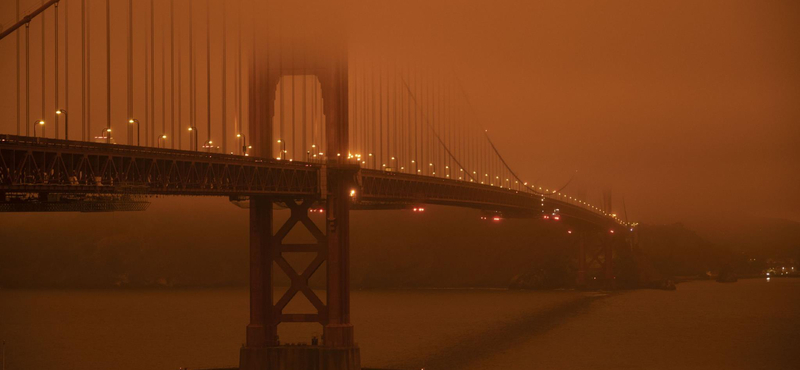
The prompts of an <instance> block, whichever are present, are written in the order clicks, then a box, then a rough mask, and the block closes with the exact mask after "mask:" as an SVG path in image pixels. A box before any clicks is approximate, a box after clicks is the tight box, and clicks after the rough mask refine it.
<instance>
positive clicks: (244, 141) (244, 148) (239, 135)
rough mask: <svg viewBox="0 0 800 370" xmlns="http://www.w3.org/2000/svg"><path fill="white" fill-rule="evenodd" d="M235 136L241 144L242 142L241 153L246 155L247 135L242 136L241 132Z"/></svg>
mask: <svg viewBox="0 0 800 370" xmlns="http://www.w3.org/2000/svg"><path fill="white" fill-rule="evenodd" d="M236 137H237V138H239V140H240V141H241V144H242V155H246V154H247V148H248V146H247V136H244V135H242V134H236Z"/></svg>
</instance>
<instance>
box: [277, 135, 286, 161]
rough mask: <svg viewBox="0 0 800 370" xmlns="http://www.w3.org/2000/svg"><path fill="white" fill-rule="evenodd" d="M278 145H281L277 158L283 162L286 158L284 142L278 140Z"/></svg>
mask: <svg viewBox="0 0 800 370" xmlns="http://www.w3.org/2000/svg"><path fill="white" fill-rule="evenodd" d="M278 144H281V156H280V157H279V158H280V159H281V160H284V159H286V157H285V154H286V142H285V141H283V140H281V139H278Z"/></svg>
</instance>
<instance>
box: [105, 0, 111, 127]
mask: <svg viewBox="0 0 800 370" xmlns="http://www.w3.org/2000/svg"><path fill="white" fill-rule="evenodd" d="M106 137H107V141H108V142H109V143H111V2H110V0H106Z"/></svg>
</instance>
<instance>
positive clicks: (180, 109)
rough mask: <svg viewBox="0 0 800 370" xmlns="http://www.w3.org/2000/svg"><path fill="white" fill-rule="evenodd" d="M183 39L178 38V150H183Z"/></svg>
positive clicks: (176, 137)
mask: <svg viewBox="0 0 800 370" xmlns="http://www.w3.org/2000/svg"><path fill="white" fill-rule="evenodd" d="M181 45H182V43H181V39H180V38H179V39H178V76H177V77H178V109H177V111H178V133H177V135H175V139H177V140H178V150H182V149H183V146H182V142H181V138H182V137H183V114H182V112H183V99H182V97H183V88H182V86H183V83H182V82H181V81H182V80H183V73H182V72H181V54H183V49H182V48H181Z"/></svg>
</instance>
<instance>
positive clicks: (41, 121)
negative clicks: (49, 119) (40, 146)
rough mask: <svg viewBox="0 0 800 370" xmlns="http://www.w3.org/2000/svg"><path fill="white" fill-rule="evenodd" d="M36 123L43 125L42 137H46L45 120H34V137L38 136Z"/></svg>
mask: <svg viewBox="0 0 800 370" xmlns="http://www.w3.org/2000/svg"><path fill="white" fill-rule="evenodd" d="M36 125H39V126H42V137H44V120H43V119H40V120H38V121H33V137H36Z"/></svg>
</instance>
